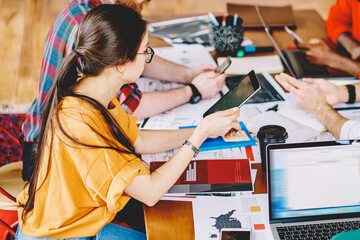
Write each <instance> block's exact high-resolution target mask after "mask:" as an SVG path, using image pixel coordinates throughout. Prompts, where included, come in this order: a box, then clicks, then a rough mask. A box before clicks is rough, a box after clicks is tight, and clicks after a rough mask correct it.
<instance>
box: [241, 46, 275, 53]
mask: <svg viewBox="0 0 360 240" xmlns="http://www.w3.org/2000/svg"><path fill="white" fill-rule="evenodd" d="M273 51H274V47H273V46H266V47H255V46H245V47H244V52H245V53H262V52H273Z"/></svg>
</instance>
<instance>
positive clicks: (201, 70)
mask: <svg viewBox="0 0 360 240" xmlns="http://www.w3.org/2000/svg"><path fill="white" fill-rule="evenodd" d="M216 69H217V67H216V66H215V65H210V64H203V65H200V66H198V67H196V68H193V69H191V70H190V74H189V82H192V80H193V79H194V78H195V77H197V76H198V75H199V74H201V73H204V72H209V71H211V72H215V71H216Z"/></svg>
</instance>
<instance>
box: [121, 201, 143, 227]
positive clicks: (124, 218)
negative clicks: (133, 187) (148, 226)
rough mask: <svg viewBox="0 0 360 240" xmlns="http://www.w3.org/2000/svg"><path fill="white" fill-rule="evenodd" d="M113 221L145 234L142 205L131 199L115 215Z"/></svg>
mask: <svg viewBox="0 0 360 240" xmlns="http://www.w3.org/2000/svg"><path fill="white" fill-rule="evenodd" d="M114 220H115V221H119V222H124V223H126V224H127V225H129V226H130V227H132V228H133V229H134V230H136V231H139V232H143V233H145V220H144V209H143V203H142V202H139V201H138V200H136V199H134V198H131V199H130V200H129V202H128V203H127V204H126V205H125V207H124V208H123V209H122V210H121V211H120V212H118V213H117V214H116V217H115V219H114Z"/></svg>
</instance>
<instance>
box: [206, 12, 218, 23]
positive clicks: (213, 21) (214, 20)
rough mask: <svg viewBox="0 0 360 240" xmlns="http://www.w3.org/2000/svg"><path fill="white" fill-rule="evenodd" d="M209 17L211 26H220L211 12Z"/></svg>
mask: <svg viewBox="0 0 360 240" xmlns="http://www.w3.org/2000/svg"><path fill="white" fill-rule="evenodd" d="M208 15H209V19H210V22H211V24H212V25H215V26H219V22H218V21H217V20H216V18H215V16H214V14H212V13H211V12H208Z"/></svg>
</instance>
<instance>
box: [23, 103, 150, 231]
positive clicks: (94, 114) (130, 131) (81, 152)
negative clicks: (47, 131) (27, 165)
mask: <svg viewBox="0 0 360 240" xmlns="http://www.w3.org/2000/svg"><path fill="white" fill-rule="evenodd" d="M112 103H113V104H114V105H115V108H113V109H111V110H108V111H109V112H110V113H111V115H112V116H113V117H114V118H115V119H116V120H117V121H118V124H119V125H120V126H121V127H122V129H123V130H124V132H125V133H126V134H127V136H128V137H129V139H130V141H131V142H132V143H134V142H135V140H136V138H137V135H138V128H137V126H136V117H133V116H130V115H128V114H126V113H125V112H124V110H123V109H122V108H121V106H120V104H119V103H118V101H117V100H116V98H114V99H113V100H112ZM60 107H61V109H60V112H59V116H60V122H61V124H62V126H63V127H64V129H65V131H66V132H67V133H69V135H70V136H72V137H74V138H75V139H77V140H79V141H80V142H82V143H83V142H85V143H86V144H92V145H98V146H99V145H101V146H104V145H106V144H105V143H104V141H103V140H102V139H101V138H100V137H99V136H98V135H97V134H96V133H95V131H98V132H100V133H101V134H103V135H104V136H108V137H110V135H109V134H110V133H109V130H108V127H107V124H106V122H105V120H104V119H103V117H102V115H101V114H100V112H99V111H97V110H95V109H94V108H93V107H92V106H90V104H89V103H87V102H86V101H84V100H81V99H78V98H75V97H66V98H64V99H63V100H62V101H61V103H60ZM94 130H95V131H94ZM49 143H50V140H49V139H48V140H47V147H46V148H45V151H44V155H43V157H42V163H41V169H40V174H39V180H38V191H37V192H36V194H35V203H34V209H33V210H32V211H31V212H29V214H28V218H27V219H26V221H25V223H23V222H22V221H21V214H22V211H23V208H19V210H18V216H19V221H20V226H21V230H22V231H23V233H24V234H25V235H28V236H32V237H49V238H75V237H89V236H94V235H96V234H97V233H98V232H99V231H100V230H101V228H103V227H104V226H105V225H106V224H107V223H109V222H111V221H112V220H113V219H114V217H115V215H116V213H117V212H118V211H119V210H121V209H122V208H123V207H124V206H125V204H126V203H127V202H128V201H129V199H130V197H129V196H127V195H126V194H124V193H123V190H124V189H125V188H126V187H127V186H128V185H129V183H130V182H131V181H132V180H133V179H134V178H135V177H136V176H137V175H140V174H148V173H149V170H148V168H146V167H145V166H144V164H143V163H142V161H141V159H139V158H137V157H136V156H134V155H130V154H122V153H118V152H117V151H115V150H110V149H103V148H101V149H96V148H89V147H85V146H81V145H78V144H75V143H73V142H72V141H70V140H69V139H67V138H66V137H64V136H63V134H62V133H61V132H60V129H55V134H54V138H53V146H52V151H51V159H50V163H51V164H50V168H49V173H48V176H47V178H46V180H45V181H43V179H44V176H45V174H46V171H47V166H48V165H47V164H46V162H47V161H48V159H49V147H48V146H49ZM42 183H43V185H42V186H41V187H40V188H39V186H40V184H42ZM27 192H28V189H27V188H26V189H25V190H23V192H22V193H20V195H19V196H18V202H20V203H25V201H26V199H27V197H28V195H27Z"/></svg>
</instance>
